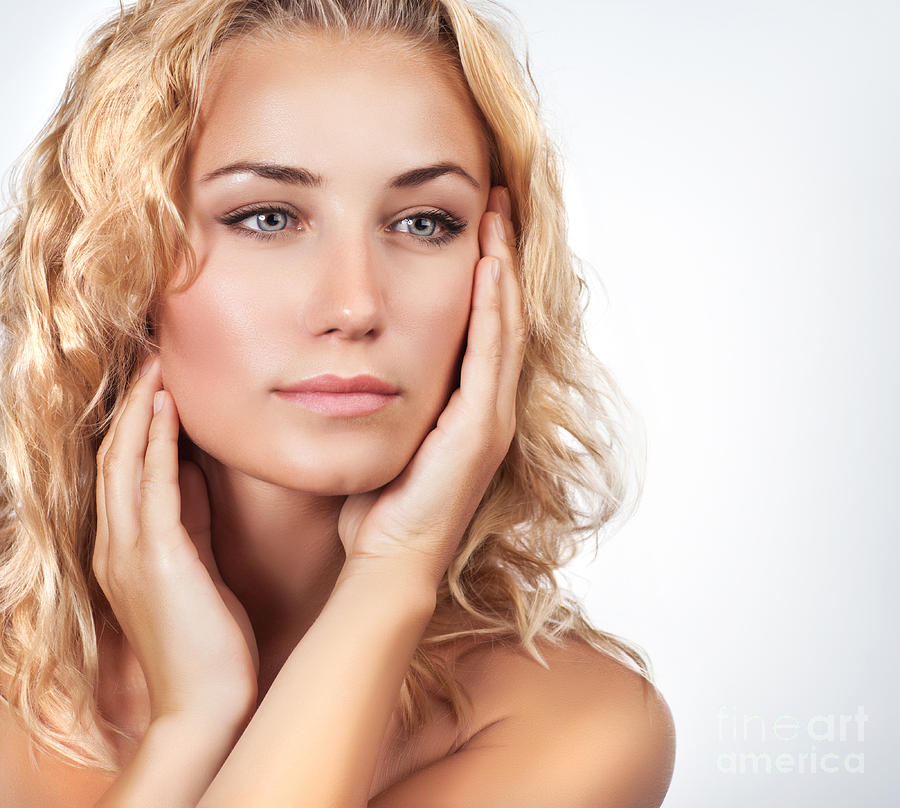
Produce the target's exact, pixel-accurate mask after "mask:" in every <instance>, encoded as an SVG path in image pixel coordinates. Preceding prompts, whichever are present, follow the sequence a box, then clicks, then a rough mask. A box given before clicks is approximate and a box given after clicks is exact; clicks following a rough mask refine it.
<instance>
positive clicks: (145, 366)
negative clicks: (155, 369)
mask: <svg viewBox="0 0 900 808" xmlns="http://www.w3.org/2000/svg"><path fill="white" fill-rule="evenodd" d="M154 359H156V357H155V356H154V355H153V354H150V356H148V357H147V358H146V359H145V360H144V364H143V365H141V372H140V375H139V376H138V378H141V376H143V375H144V374H145V373H146V372H147V371H148V370H150V366H151V365H152V364H153V360H154Z"/></svg>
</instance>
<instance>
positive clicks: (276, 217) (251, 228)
mask: <svg viewBox="0 0 900 808" xmlns="http://www.w3.org/2000/svg"><path fill="white" fill-rule="evenodd" d="M295 218H296V216H295V214H294V213H293V212H292V211H290V210H288V209H287V208H283V207H281V206H279V205H274V204H270V205H257V206H256V207H249V208H243V209H241V210H236V211H234V212H232V213H229V214H228V215H226V216H222V217H220V218H219V221H220V222H221V223H222V224H224V225H228V226H229V227H231V228H232V229H234V230H235V231H236V232H238V233H240V235H242V236H252V237H253V238H263V239H265V238H275V237H277V236H278V235H279V234H280V233H283V232H284V231H286V230H293V229H295V228H294V227H292V226H291V221H292V220H293V219H295Z"/></svg>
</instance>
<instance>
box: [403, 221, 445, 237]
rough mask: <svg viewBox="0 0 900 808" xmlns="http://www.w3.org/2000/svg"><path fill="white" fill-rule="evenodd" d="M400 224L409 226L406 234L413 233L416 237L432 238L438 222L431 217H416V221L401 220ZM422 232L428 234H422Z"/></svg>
mask: <svg viewBox="0 0 900 808" xmlns="http://www.w3.org/2000/svg"><path fill="white" fill-rule="evenodd" d="M423 223H424V224H423ZM400 224H405V225H407V228H408V229H407V231H406V232H407V233H412V234H413V235H414V236H431V235H433V234H434V231H435V230H436V229H437V222H436V221H435V220H434V219H433V218H432V217H431V216H416V217H415V218H414V219H413V218H406V219H401V220H400ZM422 230H425V231H427V232H422Z"/></svg>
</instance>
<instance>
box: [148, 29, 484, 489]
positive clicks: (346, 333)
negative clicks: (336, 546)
mask: <svg viewBox="0 0 900 808" xmlns="http://www.w3.org/2000/svg"><path fill="white" fill-rule="evenodd" d="M489 182H490V175H489V167H488V154H487V148H486V145H485V142H484V139H483V135H482V130H481V128H480V125H479V122H478V119H477V118H476V113H475V111H474V109H473V108H472V106H471V105H470V102H469V101H468V100H467V98H466V96H465V95H464V93H463V91H462V89H461V88H460V87H458V86H457V85H456V84H455V83H454V82H453V81H452V80H451V79H449V78H448V77H447V76H446V75H445V74H444V73H443V72H442V71H441V70H440V68H439V66H438V65H437V64H435V63H434V62H432V61H431V60H430V59H429V58H427V57H425V56H423V55H414V56H412V57H411V56H410V54H409V53H408V52H407V51H400V50H399V49H398V48H397V46H396V43H394V44H392V43H390V42H384V41H382V42H381V43H380V44H377V45H376V44H374V43H373V42H370V41H366V42H362V41H360V40H357V41H355V42H353V41H351V42H344V43H340V42H336V41H333V40H330V39H326V38H320V37H315V38H308V39H299V38H295V39H291V40H285V41H284V42H280V43H278V44H273V43H271V42H267V43H262V42H256V43H254V42H252V41H246V42H242V43H240V44H238V45H235V44H233V43H228V44H226V46H225V47H224V48H223V49H221V50H220V51H219V53H218V54H217V56H216V58H215V59H214V61H213V64H212V66H211V70H210V75H209V84H208V85H207V89H206V91H205V95H204V101H203V105H202V107H201V118H200V125H199V127H198V129H197V131H196V135H195V137H194V138H193V140H192V142H191V147H190V150H189V160H188V170H187V175H186V185H185V188H184V190H183V194H184V197H183V203H184V210H185V214H186V219H187V225H188V233H189V237H190V239H191V243H192V245H193V247H194V250H195V252H196V255H197V260H198V265H199V269H200V273H199V275H198V277H197V279H196V281H195V282H194V283H193V284H192V285H191V286H190V287H189V288H188V289H187V290H186V291H185V292H183V293H180V294H171V293H167V294H166V295H165V296H164V298H163V300H162V302H161V305H160V308H159V310H158V314H157V317H158V319H157V323H156V326H157V338H158V340H159V344H160V353H161V358H162V369H163V381H164V385H165V387H166V388H167V389H168V390H169V391H171V393H172V395H173V397H174V399H175V402H176V405H177V407H178V411H179V415H180V418H181V422H182V424H183V426H184V429H185V432H186V433H187V435H188V436H189V437H190V438H191V440H192V441H193V442H194V443H195V444H196V445H197V446H198V447H200V448H201V449H203V450H204V451H205V452H207V453H208V454H209V455H211V456H212V457H214V458H215V459H216V460H218V461H220V462H221V463H223V464H225V465H227V466H229V467H231V468H233V469H237V470H238V471H240V472H243V473H245V474H248V475H250V476H252V477H254V478H257V479H261V480H265V481H268V482H271V483H274V484H277V485H280V486H284V487H287V488H292V489H297V490H305V491H310V492H315V493H320V494H347V493H355V492H358V491H366V490H371V489H374V488H378V487H380V486H382V485H384V484H386V483H387V482H389V481H390V480H391V479H393V478H394V477H396V476H397V475H398V474H399V473H400V471H402V469H403V467H404V466H405V465H406V463H407V462H408V461H409V459H410V458H411V457H412V455H413V454H414V453H415V450H416V449H417V448H418V446H419V444H420V443H421V441H422V440H423V439H424V437H425V435H426V434H427V432H428V431H429V430H430V429H431V428H432V427H433V425H434V422H435V420H436V418H437V416H438V415H439V414H440V412H441V410H442V409H443V406H444V405H445V403H446V401H447V399H448V397H449V395H450V393H451V392H452V390H453V389H454V387H455V386H456V383H457V379H458V375H457V374H458V362H459V359H460V356H461V349H462V347H463V344H464V338H465V334H466V330H467V323H468V316H469V307H470V299H471V290H472V280H473V271H474V268H475V264H476V262H477V261H478V258H479V257H480V252H479V243H478V233H477V231H478V222H479V219H480V217H481V215H482V213H483V212H484V210H485V207H486V204H487V196H488V192H489V190H490V188H489ZM181 278H182V274H181V272H179V273H178V274H177V276H176V278H175V281H174V282H175V283H178V282H179V281H180V280H181ZM321 376H326V377H330V378H326V379H324V380H322V379H318V380H316V377H321ZM358 376H369V377H374V378H375V379H376V380H380V382H381V383H382V385H385V388H384V389H385V390H387V391H388V392H383V391H382V392H381V393H378V392H372V391H371V390H368V391H367V390H366V385H365V382H364V381H363V382H360V381H359V380H355V381H350V382H346V383H345V387H346V388H347V389H349V390H351V391H355V392H349V393H340V392H334V391H330V392H329V391H328V390H327V388H328V385H329V382H332V383H333V382H335V381H336V380H335V378H334V377H338V381H339V380H347V379H351V380H352V379H353V377H358ZM310 380H314V381H312V382H310ZM370 381H371V380H370ZM298 384H300V385H304V384H306V386H307V387H308V388H311V389H307V390H306V392H303V393H300V394H294V395H290V394H288V393H286V392H284V390H285V388H289V387H293V386H296V385H298ZM323 388H326V389H325V390H324V391H323ZM390 391H393V392H390Z"/></svg>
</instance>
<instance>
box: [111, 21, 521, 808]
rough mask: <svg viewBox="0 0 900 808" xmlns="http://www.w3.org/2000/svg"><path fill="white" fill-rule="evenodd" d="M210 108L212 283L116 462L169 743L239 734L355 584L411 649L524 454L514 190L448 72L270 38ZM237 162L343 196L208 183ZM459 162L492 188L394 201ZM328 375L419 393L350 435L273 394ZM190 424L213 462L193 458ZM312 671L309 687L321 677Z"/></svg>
mask: <svg viewBox="0 0 900 808" xmlns="http://www.w3.org/2000/svg"><path fill="white" fill-rule="evenodd" d="M401 57H402V58H401ZM273 64H277V65H278V69H277V70H273V69H272V65H273ZM411 76H412V77H414V81H413V80H411V78H410V77H411ZM204 98H205V100H204V104H203V108H202V113H201V119H200V126H199V128H198V130H197V135H196V137H195V138H194V140H193V141H192V143H191V147H190V152H189V161H188V173H187V182H186V185H185V189H184V194H185V203H186V208H185V209H186V214H187V223H188V229H189V234H190V236H191V240H192V244H193V246H194V248H195V251H196V253H197V256H198V262H199V265H200V267H201V272H200V275H199V277H198V279H197V280H196V282H195V283H194V284H193V285H192V286H191V287H190V288H189V289H188V290H187V291H186V292H183V293H180V294H174V293H167V294H166V295H165V297H164V299H163V300H162V301H161V306H160V307H159V309H158V321H157V323H156V327H157V338H158V340H159V344H160V351H159V355H158V356H157V357H151V358H150V361H149V364H148V365H147V366H146V368H145V373H144V375H142V376H141V377H140V378H138V379H136V380H135V381H134V383H133V384H132V386H131V388H130V390H129V393H128V394H127V396H126V398H125V399H124V401H123V402H122V405H121V406H120V408H119V409H118V410H117V412H116V415H115V418H114V420H113V422H112V425H111V427H110V430H109V432H108V434H107V436H106V438H105V439H104V441H103V444H102V445H101V447H100V451H99V452H98V456H97V461H98V483H97V505H98V530H97V540H96V544H95V554H94V572H95V574H96V575H97V578H98V581H99V582H100V584H101V586H102V587H103V589H104V592H105V593H106V595H107V597H108V599H109V600H110V603H111V605H112V607H113V609H114V611H115V613H116V615H117V617H118V619H119V621H120V624H121V625H122V628H123V631H124V635H125V638H124V639H123V642H122V644H121V646H120V647H119V648H117V649H115V653H114V655H115V656H117V658H118V660H119V662H118V665H119V667H120V668H124V667H128V665H129V664H130V665H131V668H132V669H136V667H137V666H139V668H140V671H141V673H142V674H143V677H144V678H145V680H146V689H147V693H148V695H149V722H150V724H151V726H153V725H156V726H161V725H163V724H165V723H166V722H167V721H170V720H172V719H178V720H181V719H182V718H184V717H186V716H188V717H190V718H191V720H192V721H194V722H195V725H196V726H212V725H213V724H215V725H216V726H217V727H221V726H223V725H224V726H226V727H227V728H232V727H233V729H234V733H235V734H239V731H240V728H241V727H242V726H243V725H244V723H245V722H246V720H247V718H248V716H249V715H251V714H252V713H253V711H254V710H255V709H256V707H257V706H258V704H259V702H260V701H261V700H262V697H263V696H264V695H265V693H266V692H267V690H268V689H269V686H270V684H271V683H272V681H273V680H274V679H275V677H276V675H277V674H278V672H279V671H280V670H281V669H282V667H283V666H284V662H285V660H286V659H287V657H288V655H291V653H292V651H293V650H294V649H295V647H298V646H297V643H298V640H299V639H300V638H301V637H303V636H304V635H305V633H306V632H307V631H308V629H309V628H310V626H311V625H312V624H313V623H314V622H315V621H316V619H317V616H318V615H319V614H320V612H322V608H323V605H324V604H325V603H326V601H328V600H329V597H330V596H331V595H332V593H333V592H337V591H338V590H339V589H341V586H342V585H343V587H344V588H343V589H342V590H341V591H343V592H348V593H349V592H351V591H355V592H357V593H358V594H357V595H356V598H345V601H344V603H343V605H342V606H335V607H334V613H335V614H337V609H339V608H344V609H349V610H350V611H349V612H348V613H347V614H348V615H349V614H352V612H353V611H356V612H359V610H360V609H363V610H365V609H366V608H368V606H367V603H366V601H367V600H368V601H370V602H371V600H372V598H373V597H374V598H379V597H381V593H383V592H385V586H388V587H393V589H395V590H397V591H398V592H399V593H400V594H399V595H398V601H397V603H400V601H402V602H403V610H402V611H403V613H404V614H406V613H407V612H408V613H409V614H412V615H415V619H414V620H412V621H411V622H410V621H407V622H409V626H408V627H406V628H404V632H405V633H404V634H403V642H404V643H406V644H407V645H409V648H408V649H407V650H408V651H409V653H411V652H412V649H413V648H414V646H415V637H416V635H417V633H420V632H421V630H422V629H423V628H424V625H425V623H424V622H422V620H423V619H424V620H425V622H427V616H428V614H429V608H428V607H429V605H430V607H431V608H433V603H434V595H435V592H436V589H437V586H438V584H439V582H440V579H441V577H442V576H443V574H444V572H445V571H446V568H447V566H448V564H449V562H450V560H451V559H452V556H453V553H454V552H455V551H456V548H457V546H458V542H459V539H460V538H461V536H462V534H463V532H464V530H465V527H466V525H467V524H468V522H469V520H470V519H471V517H472V514H473V513H474V511H475V508H476V507H477V505H478V503H479V501H480V499H481V497H482V496H483V493H484V490H485V488H486V487H487V485H488V483H489V481H490V479H491V477H492V476H493V474H494V472H495V471H496V469H497V467H498V466H499V464H500V462H501V461H502V459H503V457H504V455H505V453H506V451H507V449H508V447H509V443H510V441H511V439H512V436H513V433H514V430H515V394H516V386H517V381H518V377H519V374H520V371H521V363H522V352H523V350H524V328H523V323H522V313H521V299H520V295H519V290H518V285H517V281H516V278H515V258H514V255H513V252H512V250H511V248H510V246H509V242H510V236H511V233H512V226H511V223H510V222H509V218H508V216H509V200H508V194H507V193H506V191H505V189H501V188H493V189H491V188H490V186H489V179H490V178H489V172H488V157H487V149H486V145H485V142H484V138H483V132H482V129H481V126H480V123H479V120H478V118H477V116H476V113H475V110H474V108H473V107H472V105H471V103H470V102H469V100H468V98H467V97H466V96H465V94H464V93H463V92H462V91H461V88H460V87H459V86H458V85H457V84H456V83H455V82H454V81H453V80H452V79H451V78H449V77H448V76H447V75H445V73H444V72H443V71H442V70H441V68H440V66H439V65H436V64H435V63H433V62H432V61H431V60H429V59H428V58H427V57H425V56H418V57H411V56H410V55H409V54H408V53H407V52H405V51H403V52H400V51H398V49H397V47H396V43H394V44H393V45H392V44H391V43H390V42H382V43H379V44H377V45H376V44H373V43H368V44H367V46H366V47H362V48H361V47H359V43H353V42H351V43H340V42H336V41H332V40H328V39H324V38H313V39H311V40H309V41H308V42H303V43H301V42H300V41H299V40H297V39H294V40H291V41H285V42H282V43H277V44H273V43H270V42H269V43H254V42H252V41H249V42H247V41H245V42H242V43H241V45H240V47H239V48H232V47H228V46H226V49H223V51H222V52H220V54H219V56H218V58H217V59H216V60H215V61H214V63H213V65H212V69H211V72H210V84H209V85H208V88H207V93H206V95H205V97H204ZM310 110H314V111H315V125H314V126H310V125H309V121H310ZM273 111H274V112H273ZM275 112H277V114H275ZM238 161H242V162H247V161H260V162H265V163H272V162H277V163H282V164H287V165H291V166H302V167H304V168H306V169H309V170H310V171H312V172H314V173H315V174H318V175H321V176H322V177H323V178H324V184H323V185H322V187H319V188H308V187H302V186H299V185H288V184H285V183H279V182H276V181H274V180H272V179H261V178H259V177H254V176H251V175H249V174H247V173H241V174H234V175H228V176H226V177H219V178H216V179H211V180H208V181H204V180H203V178H204V177H205V176H206V175H208V174H210V173H211V172H214V171H216V170H217V169H219V168H221V167H222V166H226V165H229V164H231V163H234V162H238ZM435 163H452V164H455V165H458V166H459V167H461V169H463V170H464V171H465V172H466V173H467V174H468V175H469V176H470V177H471V179H472V181H474V182H470V181H469V180H466V179H464V178H462V177H459V176H457V175H455V174H445V175H443V176H441V177H439V178H437V179H432V180H430V181H428V182H426V183H423V184H420V185H418V186H416V187H407V188H400V189H397V188H394V189H391V188H389V187H388V186H389V183H390V181H391V179H392V178H394V177H396V176H398V175H400V174H402V173H404V172H407V171H409V170H410V169H413V168H419V167H422V166H429V165H433V164H435ZM254 203H265V204H274V203H280V206H282V207H285V208H288V207H289V208H290V209H291V211H292V213H291V220H290V223H291V226H290V227H289V228H287V229H286V230H283V231H281V232H280V234H279V235H277V236H276V237H275V238H273V239H271V240H262V239H257V238H254V237H253V236H250V235H247V234H246V233H242V232H239V230H240V228H241V227H246V228H253V227H258V226H259V220H257V219H255V218H254V216H253V215H252V214H250V213H248V214H247V216H248V217H249V218H245V219H242V220H241V224H236V223H232V224H230V225H225V224H223V223H222V222H221V221H220V219H221V218H222V217H223V216H224V215H226V214H229V213H231V212H232V211H234V210H236V209H240V208H245V207H246V206H247V205H250V204H254ZM428 210H438V211H448V212H452V214H453V215H454V216H455V217H457V219H461V220H465V221H466V222H467V225H466V227H465V229H464V230H462V232H461V233H460V234H459V235H457V237H456V238H454V239H452V240H450V241H448V242H447V243H446V244H444V245H442V246H440V247H438V246H434V245H432V244H427V243H425V242H423V241H422V240H421V238H419V237H418V236H417V235H416V234H413V233H411V232H409V227H410V225H409V223H408V222H407V223H406V224H404V223H403V222H404V219H406V218H407V217H418V216H422V215H423V213H422V211H428ZM277 218H278V217H277V215H276V219H277ZM279 221H280V220H279ZM424 229H425V230H428V228H424ZM178 280H180V277H177V278H176V282H177V281H178ZM463 354H464V355H463ZM321 373H334V374H337V375H340V376H345V377H346V376H353V375H356V374H359V373H369V374H371V375H375V376H378V377H380V378H382V379H385V380H387V381H389V382H390V383H391V384H393V385H395V386H396V387H397V389H398V395H397V396H396V397H395V398H394V400H392V401H391V403H390V404H388V405H387V406H386V407H385V408H383V409H382V410H380V411H378V412H376V413H375V414H373V415H367V416H360V417H356V418H345V417H342V418H337V417H334V416H326V415H321V414H317V413H310V412H307V411H304V410H301V409H299V408H297V407H295V406H293V405H291V404H288V403H286V402H285V401H283V400H281V399H280V398H279V397H278V396H276V395H275V393H274V392H273V391H274V389H276V388H277V387H278V386H279V385H284V384H288V383H291V382H296V381H298V380H301V379H305V378H308V377H310V376H315V375H318V374H321ZM154 400H155V401H156V402H157V403H158V404H159V405H160V407H159V409H158V410H157V411H154ZM179 425H181V427H183V429H184V432H185V433H186V434H187V436H188V437H189V438H190V440H191V441H192V443H193V454H192V461H193V462H190V461H181V462H180V463H179V461H178V457H177V439H178V432H179ZM201 472H202V473H201ZM348 581H353V582H354V583H342V582H348ZM356 582H362V583H359V584H357V583H356ZM376 582H377V585H376ZM354 586H357V587H358V588H357V589H356V590H354V589H353V587H354ZM376 593H378V594H376ZM385 600H388V599H387V598H385ZM410 604H412V605H410ZM408 605H410V606H409V608H408V609H407V606H408ZM413 606H414V607H413ZM359 613H360V615H361V614H362V612H359ZM397 613H398V614H399V611H398V612H397ZM335 619H337V618H335ZM340 619H343V620H346V619H352V618H351V617H345V616H342V617H341V618H340ZM310 642H312V640H310ZM398 642H399V640H398ZM410 643H411V644H410ZM404 647H405V646H404ZM313 656H318V657H321V653H318V654H315V655H313ZM394 656H396V655H394ZM291 658H292V660H293V659H294V657H293V656H292V657H291ZM129 660H130V662H129ZM135 663H136V664H135ZM295 667H296V668H297V669H298V670H300V671H301V673H298V674H295V678H296V681H298V682H302V681H306V680H304V679H303V677H304V676H306V677H307V680H308V681H309V682H310V683H315V682H316V681H318V680H317V679H316V678H315V677H316V675H321V674H320V673H319V672H313V673H310V672H309V671H306V672H305V673H304V672H303V671H304V670H305V669H304V668H303V667H302V665H301V664H300V663H295ZM402 673H403V671H402V667H401V668H398V670H397V671H396V672H395V674H393V677H394V678H393V679H390V680H388V679H385V684H384V687H385V688H386V690H385V692H388V691H389V690H390V689H391V688H393V687H399V680H398V681H396V682H395V681H394V679H396V678H397V676H400V677H401V678H402ZM279 681H280V679H279ZM292 686H295V685H292ZM283 687H284V688H287V687H288V684H285V685H283ZM345 692H346V691H345ZM293 703H296V701H295V702H293ZM384 703H385V704H387V703H388V702H387V701H385V702H384ZM270 714H272V715H274V714H275V713H274V711H271V710H270ZM386 717H387V714H385V716H384V718H386ZM300 723H302V722H300ZM252 727H253V724H251V728H252ZM383 731H384V722H383V721H382V722H381V725H380V730H379V727H378V726H377V725H376V724H373V725H372V727H371V728H369V729H367V730H366V732H368V733H369V735H371V738H372V739H373V740H377V739H378V738H380V734H383ZM225 735H226V736H227V735H228V733H225ZM157 737H159V735H158V734H157ZM233 743H234V737H230V738H228V737H225V738H223V739H222V741H221V749H220V750H216V751H215V754H213V755H212V757H211V758H210V759H211V760H214V759H217V760H218V761H219V763H215V762H213V763H211V764H210V765H211V766H212V769H213V771H212V773H213V774H214V773H215V770H216V769H217V767H218V765H219V764H220V763H221V757H222V754H223V753H227V749H228V748H230V746H231V745H233ZM161 745H162V746H165V744H161ZM370 746H371V748H372V749H376V750H377V748H376V747H375V746H374V745H372V744H370ZM239 748H240V745H239ZM367 749H369V747H367ZM147 754H150V752H148V753H147ZM154 754H155V753H154ZM367 754H368V751H367ZM217 755H218V758H217V757H216V756H217ZM373 755H374V753H373ZM295 759H296V758H295ZM301 759H302V756H301ZM354 759H356V758H354ZM370 762H371V764H372V765H374V756H372V759H371V761H370ZM195 768H196V767H194V770H195ZM135 771H138V769H136V770H135ZM135 776H136V777H139V775H135ZM127 779H128V778H127V777H126V776H123V778H121V780H120V782H121V783H123V784H125V785H122V788H125V787H126V785H127V783H126V781H127ZM155 779H156V780H158V777H156V778H155ZM120 782H117V784H116V785H117V786H119V784H120ZM207 782H208V781H207ZM114 791H115V787H114V789H113V790H112V791H111V793H110V795H109V799H110V800H114V799H115V796H116V795H115V794H114V793H113V792H114Z"/></svg>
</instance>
